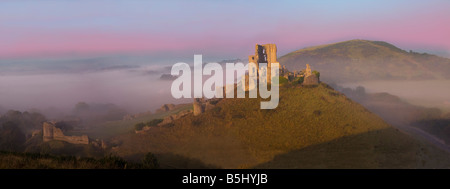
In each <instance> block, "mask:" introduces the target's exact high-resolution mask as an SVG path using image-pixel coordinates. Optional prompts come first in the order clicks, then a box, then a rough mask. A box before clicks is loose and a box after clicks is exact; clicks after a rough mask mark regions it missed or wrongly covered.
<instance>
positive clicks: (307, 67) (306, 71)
mask: <svg viewBox="0 0 450 189" xmlns="http://www.w3.org/2000/svg"><path fill="white" fill-rule="evenodd" d="M311 74H312V71H311V67H309V64H306V70H305V78H306V77H308V76H310V75H311Z"/></svg>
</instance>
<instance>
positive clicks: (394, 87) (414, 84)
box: [340, 80, 450, 112]
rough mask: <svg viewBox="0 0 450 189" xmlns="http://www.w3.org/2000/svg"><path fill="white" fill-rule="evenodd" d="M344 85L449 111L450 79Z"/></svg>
mask: <svg viewBox="0 0 450 189" xmlns="http://www.w3.org/2000/svg"><path fill="white" fill-rule="evenodd" d="M340 85H342V86H344V87H350V88H355V87H357V86H363V87H365V89H366V91H367V92H369V93H380V92H386V93H389V94H392V95H396V96H398V97H400V98H401V99H403V100H405V101H407V102H408V103H411V104H414V105H418V106H424V107H428V108H439V109H441V110H443V111H445V112H450V87H449V86H450V80H418V81H399V80H391V81H364V82H357V83H342V84H340Z"/></svg>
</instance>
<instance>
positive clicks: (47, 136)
mask: <svg viewBox="0 0 450 189" xmlns="http://www.w3.org/2000/svg"><path fill="white" fill-rule="evenodd" d="M53 127H54V125H53V124H52V123H49V122H44V124H43V126H42V135H43V139H44V142H47V141H51V140H53Z"/></svg>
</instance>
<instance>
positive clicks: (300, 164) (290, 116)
mask: <svg viewBox="0 0 450 189" xmlns="http://www.w3.org/2000/svg"><path fill="white" fill-rule="evenodd" d="M260 101H261V99H248V98H247V99H223V100H221V101H219V102H218V103H217V104H216V106H215V107H214V108H213V109H211V110H209V111H206V112H205V113H203V114H200V115H198V116H194V115H193V114H190V115H187V116H185V117H183V118H180V119H177V120H175V121H173V122H172V123H170V124H168V125H165V126H162V127H153V128H152V129H150V130H148V131H147V132H145V133H140V134H134V133H128V134H124V135H122V136H119V137H116V138H115V139H114V140H116V141H118V143H120V144H121V145H120V146H118V147H117V148H116V149H115V151H114V153H117V154H118V155H119V156H122V157H124V158H126V159H133V157H140V156H142V155H141V154H144V153H147V152H152V153H154V154H155V155H156V157H157V158H158V161H159V162H160V165H161V167H162V168H196V167H201V168H205V167H220V168H438V167H440V168H443V167H450V160H448V158H447V157H448V155H449V154H448V153H446V152H444V151H442V150H440V149H438V148H436V147H434V146H431V145H430V144H429V143H427V142H425V141H420V140H416V139H414V138H412V137H411V136H408V135H406V134H404V133H402V132H400V131H399V130H397V129H395V128H393V127H391V126H390V125H388V124H387V123H386V122H384V121H383V120H382V119H381V118H380V117H378V116H377V115H375V114H373V113H371V112H370V111H368V110H367V109H365V108H364V107H363V106H361V105H360V104H358V103H356V102H354V101H352V100H350V99H348V98H347V97H346V96H345V95H343V94H342V93H339V92H337V91H335V90H334V89H332V88H331V87H329V86H328V85H326V84H324V83H321V84H320V85H318V86H316V87H300V86H294V85H290V84H286V85H284V86H283V87H281V88H280V104H279V106H278V107H277V108H276V109H273V110H261V109H260Z"/></svg>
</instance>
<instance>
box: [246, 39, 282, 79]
mask: <svg viewBox="0 0 450 189" xmlns="http://www.w3.org/2000/svg"><path fill="white" fill-rule="evenodd" d="M248 61H249V62H254V63H256V69H257V70H258V72H259V71H260V70H259V63H267V70H266V72H267V83H270V82H271V78H272V77H271V64H272V63H276V62H277V46H276V45H275V44H265V45H258V44H256V46H255V55H250V56H248ZM258 75H260V74H258Z"/></svg>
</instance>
